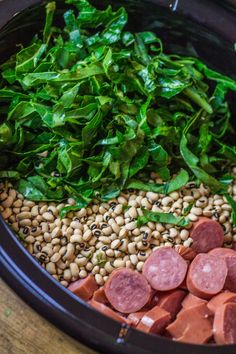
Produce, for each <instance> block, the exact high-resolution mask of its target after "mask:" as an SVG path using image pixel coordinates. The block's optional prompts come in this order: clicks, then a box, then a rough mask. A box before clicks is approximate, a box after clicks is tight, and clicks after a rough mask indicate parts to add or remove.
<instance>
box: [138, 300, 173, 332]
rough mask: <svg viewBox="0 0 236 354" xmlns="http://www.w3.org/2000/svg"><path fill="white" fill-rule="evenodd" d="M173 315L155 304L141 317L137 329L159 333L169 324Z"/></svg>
mask: <svg viewBox="0 0 236 354" xmlns="http://www.w3.org/2000/svg"><path fill="white" fill-rule="evenodd" d="M170 321H171V315H170V313H169V312H167V311H166V310H164V309H162V308H161V307H159V306H154V307H153V308H152V309H151V310H149V311H148V312H146V313H145V315H144V316H143V317H142V318H141V321H140V322H139V324H138V326H137V329H139V330H140V331H143V332H146V333H155V334H159V333H161V332H163V330H164V329H165V328H166V326H168V324H169V323H170Z"/></svg>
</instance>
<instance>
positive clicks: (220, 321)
mask: <svg viewBox="0 0 236 354" xmlns="http://www.w3.org/2000/svg"><path fill="white" fill-rule="evenodd" d="M213 333H214V339H215V341H216V343H217V344H235V343H236V303H232V302H229V303H226V304H223V305H221V306H219V307H218V308H217V309H216V312H215V317H214V323H213Z"/></svg>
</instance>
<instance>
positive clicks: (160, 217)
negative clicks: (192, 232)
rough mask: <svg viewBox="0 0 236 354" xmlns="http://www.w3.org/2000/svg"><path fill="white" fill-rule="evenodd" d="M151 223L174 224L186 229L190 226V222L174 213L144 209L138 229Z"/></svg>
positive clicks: (139, 218) (139, 219)
mask: <svg viewBox="0 0 236 354" xmlns="http://www.w3.org/2000/svg"><path fill="white" fill-rule="evenodd" d="M149 221H152V222H160V223H163V224H173V225H176V226H179V227H185V226H187V225H188V224H189V221H188V220H187V219H185V218H184V217H183V216H178V217H177V216H175V215H174V214H172V213H162V212H157V211H150V210H147V209H143V216H139V217H138V219H137V225H138V227H139V226H141V225H143V224H147V223H148V222H149Z"/></svg>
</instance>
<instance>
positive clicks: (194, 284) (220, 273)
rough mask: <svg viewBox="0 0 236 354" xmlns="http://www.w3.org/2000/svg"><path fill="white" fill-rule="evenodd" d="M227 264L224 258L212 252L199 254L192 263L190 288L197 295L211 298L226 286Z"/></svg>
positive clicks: (189, 273) (188, 282) (189, 276)
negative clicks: (213, 254)
mask: <svg viewBox="0 0 236 354" xmlns="http://www.w3.org/2000/svg"><path fill="white" fill-rule="evenodd" d="M226 276H227V265H226V262H225V260H224V259H222V258H220V257H216V256H212V255H211V254H205V253H201V254H198V255H197V256H196V257H195V258H194V260H193V261H192V263H191V264H190V267H189V271H188V275H187V287H188V290H189V291H190V292H191V293H192V294H193V295H195V296H198V297H202V298H203V299H210V298H211V297H212V296H214V295H216V294H218V293H219V292H220V291H221V290H222V289H223V287H224V283H225V279H226Z"/></svg>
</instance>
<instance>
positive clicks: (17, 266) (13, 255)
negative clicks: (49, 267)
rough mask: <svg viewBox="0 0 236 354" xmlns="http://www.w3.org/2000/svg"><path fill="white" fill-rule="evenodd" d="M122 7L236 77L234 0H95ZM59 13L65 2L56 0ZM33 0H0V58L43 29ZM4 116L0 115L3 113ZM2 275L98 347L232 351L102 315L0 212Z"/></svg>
mask: <svg viewBox="0 0 236 354" xmlns="http://www.w3.org/2000/svg"><path fill="white" fill-rule="evenodd" d="M108 2H109V3H111V4H112V5H113V6H114V7H118V6H120V5H123V6H125V7H126V9H127V11H128V13H129V18H130V26H131V27H132V30H136V31H141V30H144V29H145V30H151V31H154V32H156V33H157V35H158V36H159V37H160V38H161V39H162V40H163V42H164V45H165V48H166V50H167V51H169V52H175V53H179V54H185V55H190V56H199V57H200V58H201V59H202V60H203V61H205V62H206V63H207V64H208V65H210V66H211V67H212V68H215V69H217V70H219V71H220V72H223V73H225V74H227V75H229V76H231V77H234V78H235V77H236V60H235V55H236V53H235V50H234V45H235V42H236V1H234V0H229V1H222V0H221V1H220V0H219V1H216V0H215V1H214V0H121V1H115V0H113V1H112V0H110V1H102V2H101V1H99V0H98V1H92V3H94V4H95V5H97V6H98V7H103V6H106V5H107V3H108ZM57 3H58V13H60V9H62V8H63V6H65V5H64V2H63V1H57ZM43 19H44V4H43V3H42V2H40V1H38V0H21V1H19V0H3V1H1V2H0V62H3V61H4V60H5V59H7V58H8V57H9V55H11V54H13V53H14V52H15V51H16V50H17V44H19V43H25V44H26V43H28V42H29V41H30V39H31V38H32V36H33V35H34V34H35V33H36V32H37V31H38V29H39V28H41V27H42V23H43ZM0 119H1V117H0ZM0 275H1V276H2V278H3V279H4V280H5V281H6V282H7V283H8V284H9V285H10V286H11V287H12V289H13V290H14V291H15V292H16V293H17V294H19V295H20V296H21V297H22V298H23V299H24V300H25V301H26V302H27V303H28V304H29V305H31V306H32V307H33V308H34V309H35V310H36V311H38V312H39V313H40V314H41V315H42V316H44V317H45V318H46V319H48V320H49V321H50V322H52V323H53V324H55V325H56V326H57V327H59V328H60V329H62V330H63V331H65V332H66V333H68V334H69V335H71V336H73V337H74V338H76V339H77V340H79V341H81V342H83V343H85V344H87V345H88V346H90V347H92V348H94V349H96V350H98V351H99V352H101V353H109V354H112V353H117V354H118V353H122V354H152V353H153V354H154V353H155V354H174V353H175V354H184V353H186V354H235V353H236V345H231V346H230V345H227V346H216V345H211V344H209V345H201V346H200V345H191V344H185V343H177V342H174V341H170V340H168V339H167V338H164V337H160V336H155V335H146V334H144V333H142V332H139V331H136V330H135V329H133V328H128V327H123V326H121V324H120V323H118V322H115V321H113V320H112V319H110V318H108V317H104V316H103V315H102V314H101V313H98V312H97V311H95V310H93V309H92V308H90V307H89V306H88V305H87V304H86V303H84V302H83V301H82V300H80V299H79V298H78V297H76V296H75V295H73V294H72V293H71V292H69V291H68V290H67V289H65V288H63V287H62V286H61V285H60V284H59V283H58V282H57V281H56V280H55V279H53V278H52V277H51V276H50V275H49V274H48V273H47V272H46V271H45V270H44V269H43V268H42V267H41V266H40V265H39V264H38V263H37V262H36V260H34V259H33V258H32V256H31V255H30V254H29V253H28V252H27V251H26V250H25V248H24V247H23V245H22V244H21V243H20V241H19V240H18V239H17V238H16V236H15V235H14V234H13V232H12V231H11V230H10V228H9V227H8V225H7V224H6V223H5V222H4V220H3V219H2V218H1V217H0Z"/></svg>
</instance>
